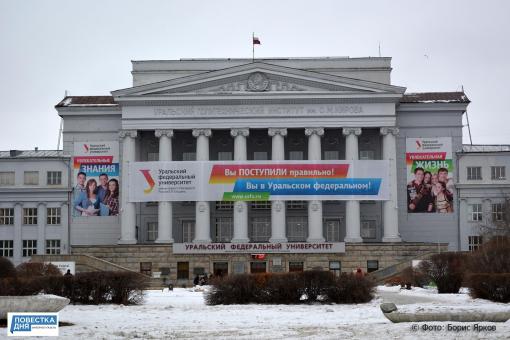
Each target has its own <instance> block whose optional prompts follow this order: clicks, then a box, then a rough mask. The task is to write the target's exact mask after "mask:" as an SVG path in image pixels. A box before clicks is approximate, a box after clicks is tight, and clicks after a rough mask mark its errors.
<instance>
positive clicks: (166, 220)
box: [154, 130, 174, 243]
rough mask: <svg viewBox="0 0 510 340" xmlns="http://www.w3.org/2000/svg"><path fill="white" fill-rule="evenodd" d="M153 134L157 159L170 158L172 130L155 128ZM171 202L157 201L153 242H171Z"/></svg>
mask: <svg viewBox="0 0 510 340" xmlns="http://www.w3.org/2000/svg"><path fill="white" fill-rule="evenodd" d="M154 135H155V136H156V137H157V138H159V161H162V162H165V161H171V160H172V137H173V136H174V131H173V130H156V131H155V132H154ZM172 218H173V216H172V202H159V203H158V238H157V239H156V241H155V243H173V242H174V240H173V238H172Z"/></svg>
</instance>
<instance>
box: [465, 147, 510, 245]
mask: <svg viewBox="0 0 510 340" xmlns="http://www.w3.org/2000/svg"><path fill="white" fill-rule="evenodd" d="M457 157H458V160H459V182H458V184H457V189H458V192H459V199H460V212H459V214H460V216H459V218H460V249H461V250H473V249H476V248H477V247H478V246H479V245H480V244H481V243H482V242H483V237H484V234H489V235H490V234H497V230H495V228H498V227H499V228H501V227H502V228H505V226H506V228H507V229H508V225H506V223H508V218H507V217H506V218H505V214H506V215H507V214H508V202H509V200H510V180H509V179H508V177H507V173H506V169H507V168H508V167H510V146H508V145H464V147H463V149H462V152H459V153H458V156H457Z"/></svg>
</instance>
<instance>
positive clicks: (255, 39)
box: [253, 37, 260, 45]
mask: <svg viewBox="0 0 510 340" xmlns="http://www.w3.org/2000/svg"><path fill="white" fill-rule="evenodd" d="M253 45H260V39H259V38H257V37H253Z"/></svg>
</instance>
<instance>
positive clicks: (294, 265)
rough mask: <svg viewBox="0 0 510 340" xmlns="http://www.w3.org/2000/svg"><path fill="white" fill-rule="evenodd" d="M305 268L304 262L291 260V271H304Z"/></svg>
mask: <svg viewBox="0 0 510 340" xmlns="http://www.w3.org/2000/svg"><path fill="white" fill-rule="evenodd" d="M304 269H305V268H304V263H303V262H289V272H302V271H304Z"/></svg>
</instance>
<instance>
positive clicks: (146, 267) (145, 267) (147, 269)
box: [140, 262, 152, 276]
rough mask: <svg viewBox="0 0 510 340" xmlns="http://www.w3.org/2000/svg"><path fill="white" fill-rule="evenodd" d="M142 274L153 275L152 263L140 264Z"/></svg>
mask: <svg viewBox="0 0 510 340" xmlns="http://www.w3.org/2000/svg"><path fill="white" fill-rule="evenodd" d="M140 273H142V274H145V275H149V276H151V275H152V262H140Z"/></svg>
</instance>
